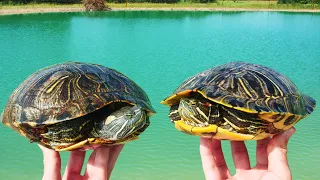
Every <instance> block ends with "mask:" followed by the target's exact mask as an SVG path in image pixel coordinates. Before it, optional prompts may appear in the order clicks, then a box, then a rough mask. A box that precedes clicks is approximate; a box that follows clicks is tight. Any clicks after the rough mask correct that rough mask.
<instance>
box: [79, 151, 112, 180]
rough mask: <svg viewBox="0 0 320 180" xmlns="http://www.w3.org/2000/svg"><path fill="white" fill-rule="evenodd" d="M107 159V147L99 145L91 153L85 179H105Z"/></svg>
mask: <svg viewBox="0 0 320 180" xmlns="http://www.w3.org/2000/svg"><path fill="white" fill-rule="evenodd" d="M108 161H109V147H107V146H100V147H98V148H97V149H95V150H94V151H93V153H92V154H91V156H90V158H89V160H88V164H87V169H86V172H85V175H84V176H85V178H86V179H107V169H108Z"/></svg>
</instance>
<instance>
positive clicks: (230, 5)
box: [0, 1, 320, 15]
mask: <svg viewBox="0 0 320 180" xmlns="http://www.w3.org/2000/svg"><path fill="white" fill-rule="evenodd" d="M107 5H108V6H109V7H111V8H113V9H114V10H209V11H252V10H263V11H304V12H320V5H319V4H315V5H314V6H313V5H312V4H278V3H277V1H236V2H234V1H219V2H217V3H208V4H205V3H176V4H155V3H129V4H128V6H127V7H126V4H115V3H107ZM83 10H84V9H83V5H82V4H72V5H60V4H59V5H58V4H35V3H30V4H26V5H1V6H0V15H1V14H22V13H35V12H69V11H83Z"/></svg>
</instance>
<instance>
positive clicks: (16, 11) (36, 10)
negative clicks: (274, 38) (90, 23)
mask: <svg viewBox="0 0 320 180" xmlns="http://www.w3.org/2000/svg"><path fill="white" fill-rule="evenodd" d="M111 9H112V10H111V11H217V12H219V11H221V12H224V11H225V12H243V11H249V12H254V11H257V12H259V11H260V12H261V11H263V12H305V13H319V12H320V9H264V8H202V7H172V8H168V7H159V8H138V7H128V8H111ZM84 11H85V9H84V8H80V7H76V8H74V7H54V8H40V7H37V8H8V9H0V16H1V15H14V14H33V13H58V12H84Z"/></svg>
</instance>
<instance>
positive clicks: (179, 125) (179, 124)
mask: <svg viewBox="0 0 320 180" xmlns="http://www.w3.org/2000/svg"><path fill="white" fill-rule="evenodd" d="M174 124H175V128H176V129H177V130H179V131H182V132H185V133H187V134H192V135H196V136H201V137H207V138H213V139H229V140H233V141H243V140H259V139H264V138H266V137H269V136H271V134H268V133H260V134H258V135H256V136H254V135H248V134H239V133H233V132H230V131H228V130H225V129H222V128H220V127H218V126H216V125H209V126H208V127H195V126H190V125H187V124H185V123H183V121H182V120H179V121H175V122H174Z"/></svg>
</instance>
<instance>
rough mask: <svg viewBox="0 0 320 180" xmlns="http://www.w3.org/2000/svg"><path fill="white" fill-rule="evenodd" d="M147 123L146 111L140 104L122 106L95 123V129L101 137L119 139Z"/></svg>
mask: <svg viewBox="0 0 320 180" xmlns="http://www.w3.org/2000/svg"><path fill="white" fill-rule="evenodd" d="M147 123H148V116H147V113H146V111H145V110H144V109H142V107H141V106H138V105H136V106H124V107H122V108H120V109H119V110H117V111H115V112H113V113H111V114H110V115H109V116H107V117H106V118H105V119H104V120H103V121H102V122H101V123H98V124H96V125H95V126H96V127H95V130H96V132H97V133H98V137H100V138H102V139H109V140H121V139H124V138H125V137H128V136H129V135H132V134H133V133H136V132H137V131H139V130H141V129H143V127H145V125H146V124H147ZM143 130H144V129H143ZM139 134H140V133H139Z"/></svg>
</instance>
